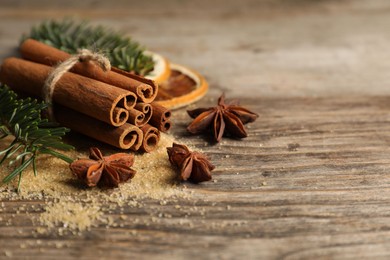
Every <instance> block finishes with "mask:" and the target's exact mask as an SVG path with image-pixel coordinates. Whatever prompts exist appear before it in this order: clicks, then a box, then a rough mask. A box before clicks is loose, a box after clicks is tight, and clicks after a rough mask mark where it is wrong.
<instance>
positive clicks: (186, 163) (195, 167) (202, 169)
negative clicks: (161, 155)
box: [167, 143, 215, 183]
mask: <svg viewBox="0 0 390 260" xmlns="http://www.w3.org/2000/svg"><path fill="white" fill-rule="evenodd" d="M167 152H168V157H169V161H170V162H171V164H173V165H174V166H176V167H177V168H179V170H180V180H183V181H185V180H189V181H191V182H194V183H199V182H202V181H209V180H211V171H212V170H214V168H215V167H214V165H212V164H211V163H210V161H209V160H208V159H207V157H206V156H205V155H204V154H202V153H199V152H191V151H190V150H189V149H188V147H187V146H185V145H182V144H176V143H173V145H172V147H167Z"/></svg>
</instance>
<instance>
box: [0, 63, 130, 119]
mask: <svg viewBox="0 0 390 260" xmlns="http://www.w3.org/2000/svg"><path fill="white" fill-rule="evenodd" d="M52 69H53V68H51V67H49V66H46V65H42V64H38V63H34V62H31V61H26V60H22V59H18V58H8V59H5V60H4V62H3V64H2V65H1V67H0V81H1V82H3V83H5V84H7V85H9V86H10V87H11V88H12V89H14V90H15V91H16V92H19V93H24V94H28V95H32V96H38V97H42V91H43V86H44V82H45V80H46V78H47V76H48V75H49V73H50V72H51V71H52ZM132 97H133V96H132V93H131V92H129V91H126V90H124V89H120V88H117V87H114V86H112V85H109V84H106V83H103V82H100V81H97V80H93V79H90V78H87V77H83V76H80V75H77V74H74V73H70V72H67V73H65V74H64V75H63V76H62V77H61V79H60V80H59V81H58V82H57V84H56V86H55V88H54V91H53V97H52V98H53V102H55V103H58V104H61V105H63V106H66V107H69V108H72V109H73V110H76V111H78V112H80V113H83V114H86V115H88V116H90V117H93V118H96V119H98V120H101V121H104V122H106V123H108V124H110V125H113V126H121V125H123V124H125V123H126V122H127V119H128V117H129V113H128V110H127V109H126V108H123V107H131V104H129V102H128V99H132ZM131 102H132V101H130V103H131ZM121 106H123V107H121Z"/></svg>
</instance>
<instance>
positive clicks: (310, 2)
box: [0, 0, 390, 96]
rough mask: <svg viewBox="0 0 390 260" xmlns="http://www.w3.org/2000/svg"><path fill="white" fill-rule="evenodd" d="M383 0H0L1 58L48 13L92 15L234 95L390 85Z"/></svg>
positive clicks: (367, 90) (356, 90)
mask: <svg viewBox="0 0 390 260" xmlns="http://www.w3.org/2000/svg"><path fill="white" fill-rule="evenodd" d="M389 13H390V1H386V0H370V1H367V0H245V1H244V0H242V1H236V0H224V1H223V0H218V1H211V0H199V1H190V0H185V1H184V0H168V1H158V0H154V1H125V0H122V1H112V0H110V1H107V0H106V1H101V0H86V1H80V0H67V1H51V0H50V1H49V0H35V1H28V0H24V1H21V0H0V59H3V58H5V57H7V56H10V55H12V52H14V50H15V47H16V46H17V45H18V42H19V39H20V37H21V35H22V34H23V33H24V32H28V30H29V29H30V28H31V26H33V25H34V24H37V23H39V22H40V21H42V20H44V19H52V18H58V19H60V18H62V17H74V18H79V19H87V20H89V21H91V22H92V23H96V24H102V25H106V26H109V27H112V28H113V29H115V30H120V31H122V32H123V33H125V34H128V35H130V36H131V37H132V38H133V39H135V40H137V41H138V42H139V43H140V44H141V45H143V46H145V47H146V48H147V49H150V50H153V51H155V52H158V53H160V54H162V55H164V56H166V57H168V59H170V60H171V61H172V62H175V63H179V64H184V65H187V66H189V67H191V68H194V69H196V70H197V71H199V72H200V73H201V74H203V75H205V76H206V78H207V79H208V80H209V82H210V84H211V90H210V92H211V93H214V94H215V95H219V94H217V93H220V92H221V91H225V92H228V93H231V94H232V95H235V96H250V95H251V93H252V91H256V92H257V93H259V94H260V95H262V96H281V95H282V96H283V95H289V96H332V95H340V94H347V95H351V94H370V95H379V94H390V88H385V87H384V86H385V85H386V84H387V83H388V82H389V81H388V76H387V74H388V71H389V69H390V62H389V60H390V44H389V40H390V15H389Z"/></svg>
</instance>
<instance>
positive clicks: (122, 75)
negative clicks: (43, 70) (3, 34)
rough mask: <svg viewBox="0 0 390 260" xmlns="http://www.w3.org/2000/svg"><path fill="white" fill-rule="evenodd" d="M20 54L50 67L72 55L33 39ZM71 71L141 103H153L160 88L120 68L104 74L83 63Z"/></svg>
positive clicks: (91, 64) (93, 65) (90, 64)
mask: <svg viewBox="0 0 390 260" xmlns="http://www.w3.org/2000/svg"><path fill="white" fill-rule="evenodd" d="M20 53H21V55H22V57H23V58H25V59H28V60H31V61H34V62H38V63H41V64H45V65H49V66H55V65H57V64H58V63H60V62H62V61H64V60H66V59H68V58H69V57H70V54H68V53H66V52H64V51H61V50H59V49H56V48H54V47H51V46H49V45H46V44H44V43H41V42H38V41H36V40H33V39H27V40H25V41H24V42H23V43H22V45H21V46H20ZM71 71H72V72H74V73H76V74H79V75H83V76H85V77H88V78H92V79H96V80H98V81H101V82H104V83H107V84H110V85H113V86H116V87H118V88H122V89H125V90H128V91H131V92H133V93H134V94H135V95H136V96H137V98H138V101H140V102H145V103H150V102H152V101H153V100H154V99H155V98H156V95H157V92H158V86H157V84H156V83H155V82H154V81H153V80H149V79H145V78H143V77H140V76H137V75H134V74H131V73H128V72H126V71H123V70H120V69H118V68H111V71H108V72H103V71H102V70H101V69H100V68H99V67H98V66H97V65H96V64H94V63H92V62H83V63H78V64H76V65H75V66H74V67H73V68H72V70H71ZM134 105H135V102H134Z"/></svg>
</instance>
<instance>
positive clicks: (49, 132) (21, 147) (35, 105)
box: [0, 84, 74, 190]
mask: <svg viewBox="0 0 390 260" xmlns="http://www.w3.org/2000/svg"><path fill="white" fill-rule="evenodd" d="M46 107H47V105H46V104H45V103H43V102H42V103H41V102H38V101H37V100H35V99H31V98H26V99H18V98H17V95H16V93H15V92H13V91H12V90H10V89H9V88H8V87H7V86H5V85H1V84H0V138H1V139H3V138H5V137H7V136H12V137H13V141H12V142H11V143H10V144H9V145H8V147H6V148H5V149H4V150H0V164H3V163H4V162H5V161H7V160H8V161H9V165H10V166H13V167H14V168H13V170H12V172H11V173H10V174H8V175H7V176H6V177H5V178H4V179H3V181H2V182H3V183H8V182H10V181H11V180H13V179H14V178H16V177H17V176H19V184H18V190H19V188H20V181H21V179H22V173H23V171H24V170H25V169H26V168H27V167H29V166H30V165H32V167H33V171H34V174H35V175H36V174H37V169H36V165H35V161H36V158H37V157H38V155H40V154H49V155H52V156H55V157H57V158H59V159H61V160H63V161H65V162H67V163H71V162H72V161H73V159H71V158H69V157H67V156H66V155H63V154H61V153H59V152H57V151H56V150H62V151H66V150H71V149H74V148H73V146H71V145H68V144H65V143H63V141H62V137H63V136H64V135H65V134H66V133H67V132H69V129H67V128H65V127H57V126H56V124H54V123H51V122H48V120H47V119H43V118H42V117H41V112H42V110H43V109H45V108H46Z"/></svg>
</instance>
